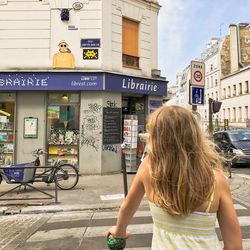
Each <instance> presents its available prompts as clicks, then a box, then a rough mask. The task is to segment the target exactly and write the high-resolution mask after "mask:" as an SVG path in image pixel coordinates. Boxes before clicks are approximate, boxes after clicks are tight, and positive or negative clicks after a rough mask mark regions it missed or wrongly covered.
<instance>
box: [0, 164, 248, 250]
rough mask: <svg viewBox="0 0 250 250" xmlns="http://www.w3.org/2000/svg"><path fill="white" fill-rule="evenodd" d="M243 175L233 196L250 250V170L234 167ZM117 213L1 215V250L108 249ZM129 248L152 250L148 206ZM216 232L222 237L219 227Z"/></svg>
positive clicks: (142, 211)
mask: <svg viewBox="0 0 250 250" xmlns="http://www.w3.org/2000/svg"><path fill="white" fill-rule="evenodd" d="M234 175H243V176H244V178H245V185H244V186H243V187H242V188H241V189H239V190H238V192H237V190H236V192H235V193H234V195H233V197H234V205H235V209H236V211H237V215H238V219H239V222H240V225H241V230H242V235H243V244H244V247H243V249H244V250H250V203H248V202H247V200H246V199H244V197H246V198H247V199H249V198H248V197H250V189H249V186H250V167H249V168H233V178H234ZM117 213H118V210H117V209H114V210H112V209H109V210H88V211H74V212H73V211H71V212H57V213H46V214H18V215H9V216H0V223H1V227H0V249H4V250H12V249H20V250H31V249H32V250H42V249H44V250H45V249H46V250H50V249H51V250H56V249H58V250H59V249H60V250H75V249H82V250H94V249H107V247H106V242H105V232H106V231H107V230H108V228H109V227H110V226H112V225H114V223H115V220H116V217H117ZM129 231H130V232H131V237H130V238H129V240H128V241H127V247H126V249H130V250H131V249H133V250H149V249H150V244H151V239H152V218H151V216H150V211H149V207H148V206H147V205H143V206H141V208H140V210H139V211H138V212H137V213H136V215H135V217H134V218H133V220H132V222H131V224H130V226H129ZM216 232H217V234H218V236H219V238H221V237H220V232H219V229H218V226H217V229H216Z"/></svg>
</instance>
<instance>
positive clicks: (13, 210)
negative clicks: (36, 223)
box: [0, 199, 148, 216]
mask: <svg viewBox="0 0 250 250" xmlns="http://www.w3.org/2000/svg"><path fill="white" fill-rule="evenodd" d="M121 203H122V201H120V202H112V203H108V204H107V203H99V204H89V205H56V204H55V205H46V206H28V207H22V206H11V207H2V208H1V209H0V216H1V215H8V214H18V213H20V214H40V213H58V212H81V211H89V210H100V211H102V210H112V209H119V208H120V205H121ZM140 206H148V201H147V200H146V199H145V200H142V202H141V205H140Z"/></svg>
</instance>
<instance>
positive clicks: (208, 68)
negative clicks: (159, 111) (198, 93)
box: [175, 23, 250, 130]
mask: <svg viewBox="0 0 250 250" xmlns="http://www.w3.org/2000/svg"><path fill="white" fill-rule="evenodd" d="M200 60H202V61H203V62H204V63H205V103H204V105H201V106H199V107H198V109H197V110H198V114H199V117H200V124H201V126H202V128H203V130H208V119H209V107H208V99H209V98H212V99H213V100H216V101H221V102H222V105H221V109H220V111H219V113H216V114H213V127H214V129H215V130H221V129H225V128H229V129H239V128H246V127H249V126H250V122H249V119H250V111H249V109H250V108H249V106H250V90H249V88H250V86H249V82H250V27H249V24H248V23H240V24H238V25H236V24H231V25H230V26H229V35H227V36H225V37H224V39H223V40H221V39H219V38H212V39H211V41H210V42H209V44H208V46H207V48H206V50H205V51H204V52H203V53H202V54H201V59H200ZM177 78H178V79H179V80H178V86H179V87H178V90H177V92H176V99H177V101H175V103H176V104H179V105H182V106H186V107H188V108H190V109H191V106H190V105H189V104H188V103H189V82H190V69H189V66H187V67H186V68H185V69H184V70H183V71H182V73H181V74H178V75H177ZM180 93H182V94H180Z"/></svg>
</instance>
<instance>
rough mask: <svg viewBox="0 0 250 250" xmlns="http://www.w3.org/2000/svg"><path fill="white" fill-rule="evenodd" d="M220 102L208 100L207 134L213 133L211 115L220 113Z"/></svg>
mask: <svg viewBox="0 0 250 250" xmlns="http://www.w3.org/2000/svg"><path fill="white" fill-rule="evenodd" d="M221 104H222V102H218V101H215V100H213V99H212V98H209V99H208V105H209V106H208V109H209V110H208V120H209V132H210V134H212V133H213V114H214V113H218V112H219V111H220V107H221Z"/></svg>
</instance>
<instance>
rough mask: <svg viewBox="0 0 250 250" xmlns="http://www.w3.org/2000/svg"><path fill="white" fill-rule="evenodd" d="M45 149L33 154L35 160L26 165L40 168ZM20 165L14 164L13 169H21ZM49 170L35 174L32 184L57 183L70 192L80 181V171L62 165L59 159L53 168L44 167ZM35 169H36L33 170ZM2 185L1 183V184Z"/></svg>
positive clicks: (37, 150) (65, 164)
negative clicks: (41, 156)
mask: <svg viewBox="0 0 250 250" xmlns="http://www.w3.org/2000/svg"><path fill="white" fill-rule="evenodd" d="M45 153H46V152H44V150H43V149H36V150H34V151H33V152H32V155H33V156H34V157H35V160H34V161H32V162H30V163H27V164H26V163H25V165H30V168H32V166H37V167H40V164H41V162H40V155H43V154H45ZM59 156H64V154H63V153H61V154H59ZM20 165H22V164H14V165H13V168H15V166H16V167H18V168H19V169H20ZM46 168H48V170H46V171H44V172H43V174H37V175H36V174H35V171H34V175H35V176H34V177H33V178H32V179H31V181H30V182H31V183H32V182H45V183H55V184H56V185H57V186H58V187H59V188H60V189H62V190H70V189H72V188H74V187H75V186H76V185H77V183H78V180H79V172H78V169H77V168H76V167H75V166H73V165H71V164H68V163H62V161H61V160H60V159H59V158H58V159H57V160H56V162H55V163H54V164H53V168H49V166H44V169H46ZM33 169H35V168H33ZM0 180H2V176H1V174H0ZM0 183H1V182H0Z"/></svg>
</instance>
